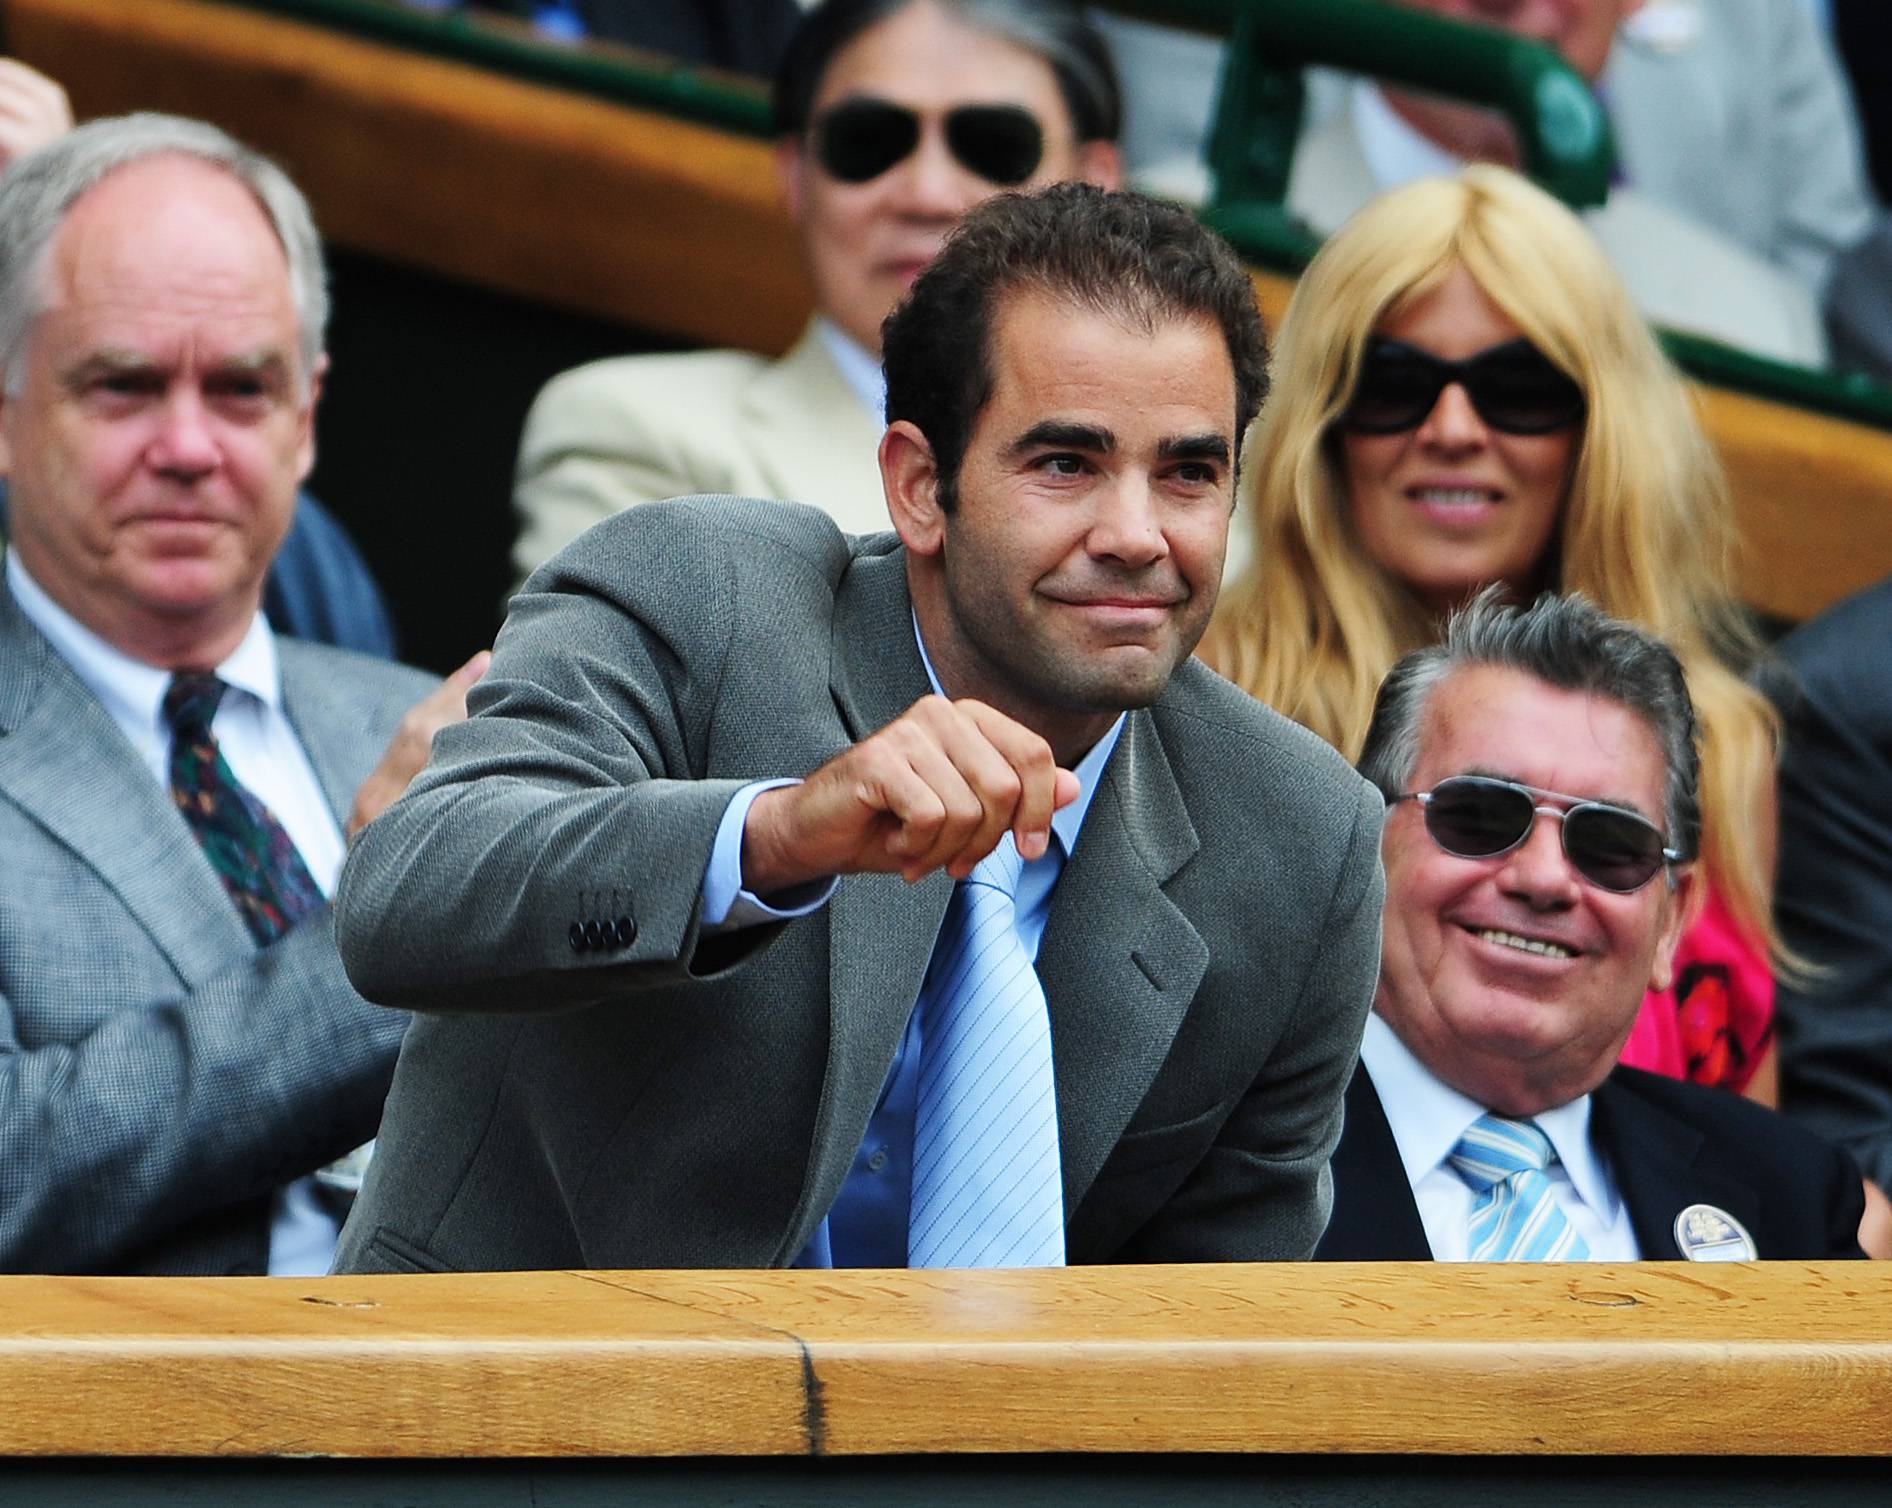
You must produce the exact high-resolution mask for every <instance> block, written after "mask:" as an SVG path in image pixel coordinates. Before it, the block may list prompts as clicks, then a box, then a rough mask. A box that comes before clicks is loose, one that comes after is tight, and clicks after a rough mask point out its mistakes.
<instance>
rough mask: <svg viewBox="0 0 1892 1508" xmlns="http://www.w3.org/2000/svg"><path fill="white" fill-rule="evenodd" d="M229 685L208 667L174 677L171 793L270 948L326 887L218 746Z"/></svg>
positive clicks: (169, 708) (167, 710)
mask: <svg viewBox="0 0 1892 1508" xmlns="http://www.w3.org/2000/svg"><path fill="white" fill-rule="evenodd" d="M228 689H229V688H228V687H227V686H225V685H224V683H223V682H222V681H220V680H218V679H217V678H216V677H215V676H214V675H207V674H203V673H201V672H190V673H186V674H183V675H178V676H174V677H172V679H171V685H170V689H169V690H167V691H166V692H165V693H164V716H165V720H166V721H167V722H169V723H170V725H171V731H172V739H171V796H172V799H173V800H175V801H176V802H177V809H178V810H179V811H180V812H182V813H183V814H184V820H185V821H186V822H188V823H190V825H191V831H192V832H194V833H195V834H196V835H197V841H198V843H199V844H201V845H202V846H203V850H204V857H205V858H207V859H209V860H210V867H211V868H212V869H214V870H216V871H217V878H218V879H220V880H222V881H223V888H224V889H225V890H227V891H229V892H230V899H231V900H232V901H234V902H235V903H236V908H237V910H238V912H240V913H241V914H242V917H243V920H244V922H245V923H247V924H248V926H249V929H250V932H251V934H252V935H253V936H254V937H255V938H256V941H257V943H258V944H259V945H260V946H263V947H267V946H268V945H269V944H270V943H273V942H274V941H275V940H276V939H277V938H279V937H281V936H282V935H283V933H285V932H287V931H288V930H289V929H290V928H291V927H293V926H294V925H295V924H296V923H297V922H298V921H300V920H301V919H302V918H303V917H304V916H306V915H308V913H309V912H311V911H313V910H314V909H315V908H316V907H318V906H320V905H321V904H322V892H321V891H320V890H319V889H318V888H317V887H316V883H315V879H314V877H313V876H312V875H311V874H310V873H309V866H308V865H306V864H304V863H303V862H302V855H301V854H299V853H297V852H296V845H295V844H294V843H292V842H291V841H290V840H289V834H288V833H286V832H284V831H283V829H282V824H281V823H279V822H278V821H277V820H276V818H275V816H274V814H272V813H271V811H270V809H269V808H268V807H267V806H265V805H263V803H262V802H261V801H260V800H258V799H257V797H256V796H254V795H253V794H252V793H251V792H249V791H248V790H246V789H244V787H243V785H242V784H241V783H240V782H239V781H238V780H237V778H236V776H235V775H234V774H232V773H231V770H230V766H229V763H228V762H227V761H226V760H225V759H224V757H223V751H222V750H221V749H219V748H218V747H217V739H216V735H214V734H213V733H212V732H211V731H210V722H211V719H212V718H214V717H215V716H216V715H217V703H218V702H220V701H222V700H223V694H224V692H225V691H227V690H228Z"/></svg>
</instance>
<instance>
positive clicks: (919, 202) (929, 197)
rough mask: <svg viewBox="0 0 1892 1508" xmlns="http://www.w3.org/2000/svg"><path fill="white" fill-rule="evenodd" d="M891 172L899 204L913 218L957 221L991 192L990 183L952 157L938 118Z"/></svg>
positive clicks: (928, 126)
mask: <svg viewBox="0 0 1892 1508" xmlns="http://www.w3.org/2000/svg"><path fill="white" fill-rule="evenodd" d="M893 171H894V173H895V174H896V175H897V178H896V181H895V185H894V187H895V188H896V190H897V194H898V204H899V207H900V209H901V210H902V211H903V212H904V213H906V214H908V215H912V216H915V217H916V218H921V219H928V220H957V219H958V218H959V217H960V216H961V215H963V214H965V212H966V211H967V210H969V209H971V208H972V207H973V205H975V204H977V203H979V201H980V200H982V199H985V198H987V197H989V196H990V195H991V193H992V192H993V188H992V185H991V184H989V183H987V182H986V181H985V180H984V179H983V178H981V177H980V176H979V175H978V174H977V173H974V172H972V171H970V170H969V169H967V168H966V167H965V166H964V165H962V164H961V163H960V161H959V159H958V158H956V157H954V156H953V154H952V149H951V148H949V147H948V146H947V145H946V131H945V127H944V126H943V125H942V124H941V123H940V122H938V121H931V122H929V123H928V124H927V125H926V126H925V128H924V129H923V130H922V131H921V132H920V143H919V145H918V146H916V147H915V148H914V149H913V152H912V155H910V156H909V157H908V158H907V160H906V161H905V162H903V163H901V164H900V165H899V166H898V167H896V168H895V169H894V170H893Z"/></svg>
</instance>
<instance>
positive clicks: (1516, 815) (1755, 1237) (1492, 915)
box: [1319, 592, 1864, 1261]
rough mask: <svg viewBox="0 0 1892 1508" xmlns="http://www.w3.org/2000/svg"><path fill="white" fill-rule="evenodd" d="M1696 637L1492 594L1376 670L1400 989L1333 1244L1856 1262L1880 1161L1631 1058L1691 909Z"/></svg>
mask: <svg viewBox="0 0 1892 1508" xmlns="http://www.w3.org/2000/svg"><path fill="white" fill-rule="evenodd" d="M1694 737H1695V720H1694V713H1693V710H1692V708H1691V707H1690V704H1689V699H1688V690H1687V687H1686V685H1685V683H1684V681H1683V678H1682V671H1681V667H1680V666H1679V664H1678V663H1677V662H1676V660H1675V657H1674V656H1673V655H1672V654H1671V653H1670V652H1669V651H1668V650H1667V649H1666V648H1665V647H1663V646H1662V645H1661V644H1660V643H1658V642H1657V641H1656V640H1654V639H1651V638H1650V637H1648V636H1647V635H1645V634H1644V633H1642V632H1641V631H1640V630H1639V629H1636V628H1633V627H1631V626H1630V625H1628V624H1625V623H1620V622H1617V621H1614V620H1612V619H1609V618H1605V617H1604V616H1603V615H1602V614H1600V613H1598V612H1597V611H1596V610H1595V609H1594V608H1592V607H1591V606H1590V605H1589V604H1588V603H1586V602H1584V601H1583V600H1582V599H1581V598H1578V597H1555V596H1546V597H1543V598H1540V599H1539V600H1538V602H1537V603H1536V605H1535V606H1533V607H1531V608H1529V609H1528V610H1519V609H1516V608H1512V607H1507V606H1504V605H1503V604H1502V603H1501V602H1500V601H1499V599H1498V597H1497V596H1496V594H1495V592H1487V593H1486V594H1484V595H1483V596H1482V597H1480V598H1479V599H1478V600H1477V601H1476V602H1475V603H1474V604H1473V606H1472V607H1471V608H1469V609H1467V610H1466V611H1464V612H1462V613H1460V614H1459V615H1458V616H1456V617H1455V618H1454V619H1453V620H1452V622H1451V625H1450V628H1449V630H1448V633H1447V637H1446V641H1445V643H1444V644H1443V645H1440V646H1438V647H1436V648H1431V649H1424V650H1419V651H1417V652H1415V653H1414V654H1411V655H1408V656H1407V657H1406V658H1405V659H1404V660H1402V661H1400V663H1399V664H1398V665H1397V666H1395V667H1394V669H1393V671H1392V673H1391V674H1390V675H1389V676H1388V677H1387V679H1386V683H1385V685H1384V686H1383V687H1382V688H1381V691H1380V699H1379V705H1378V707H1377V708H1376V710H1375V713H1374V718H1373V723H1372V727H1371V729H1370V730H1369V731H1368V734H1367V742H1366V750H1365V752H1364V753H1363V754H1362V756H1361V769H1362V772H1363V773H1364V774H1366V775H1367V777H1368V778H1369V779H1371V780H1372V781H1373V782H1374V783H1375V784H1376V785H1378V786H1379V788H1380V790H1381V791H1382V792H1383V793H1384V795H1385V797H1386V800H1387V803H1388V810H1387V819H1386V832H1385V839H1384V844H1383V852H1384V857H1385V861H1386V919H1385V942H1384V951H1383V954H1382V958H1381V966H1380V982H1379V990H1378V993H1377V995H1376V996H1375V999H1374V1004H1373V1012H1374V1013H1373V1015H1372V1017H1371V1018H1369V1020H1368V1023H1367V1031H1366V1040H1365V1043H1364V1045H1363V1046H1362V1048H1361V1055H1360V1056H1361V1067H1360V1070H1359V1072H1358V1073H1357V1074H1356V1075H1355V1076H1354V1080H1353V1084H1352V1086H1351V1088H1350V1089H1349V1090H1348V1095H1347V1127H1346V1133H1345V1135H1344V1136H1343V1138H1342V1140H1341V1145H1340V1149H1339V1150H1338V1151H1337V1152H1336V1153H1335V1155H1334V1165H1333V1171H1334V1214H1333V1221H1332V1224H1331V1225H1329V1227H1328V1230H1327V1234H1326V1236H1325V1237H1324V1238H1323V1240H1322V1242H1321V1245H1320V1251H1319V1255H1320V1256H1322V1257H1324V1258H1327V1259H1330V1260H1339V1261H1362V1260H1374V1259H1390V1260H1402V1261H1410V1260H1421V1259H1424V1258H1426V1257H1434V1258H1437V1259H1439V1260H1441V1261H1464V1260H1472V1261H1508V1260H1537V1261H1550V1260H1573V1261H1574V1260H1581V1259H1584V1258H1590V1259H1595V1260H1618V1261H1620V1260H1632V1259H1635V1258H1669V1259H1673V1258H1676V1257H1687V1258H1690V1259H1694V1260H1733V1259H1747V1258H1753V1257H1757V1256H1759V1257H1790V1258H1805V1259H1810V1258H1819V1257H1839V1256H1858V1255H1860V1252H1859V1248H1858V1245H1857V1243H1856V1240H1855V1235H1856V1233H1857V1231H1858V1229H1859V1223H1860V1218H1861V1215H1862V1213H1863V1207H1864V1206H1863V1194H1862V1187H1861V1182H1860V1175H1859V1172H1858V1169H1857V1168H1855V1167H1854V1166H1853V1164H1852V1163H1851V1162H1850V1161H1849V1160H1848V1159H1847V1158H1846V1157H1845V1156H1844V1155H1843V1154H1842V1153H1840V1152H1838V1151H1835V1150H1834V1149H1833V1148H1831V1147H1829V1146H1828V1145H1826V1144H1825V1143H1824V1142H1822V1141H1820V1140H1819V1139H1818V1138H1817V1137H1814V1136H1813V1135H1811V1134H1810V1133H1808V1132H1805V1131H1803V1130H1801V1129H1800V1128H1798V1127H1796V1126H1793V1125H1791V1124H1789V1123H1788V1122H1786V1121H1785V1120H1783V1119H1782V1118H1781V1117H1780V1116H1778V1115H1775V1114H1773V1113H1772V1112H1770V1111H1767V1110H1763V1109H1761V1108H1760V1107H1758V1106H1756V1105H1754V1104H1752V1103H1750V1102H1749V1101H1746V1100H1743V1099H1741V1098H1739V1097H1738V1096H1736V1095H1732V1094H1728V1093H1726V1092H1724V1091H1720V1090H1711V1089H1704V1088H1701V1087H1699V1086H1697V1085H1693V1084H1684V1083H1680V1082H1677V1081H1675V1080H1671V1079H1664V1078H1658V1077H1656V1076H1655V1075H1652V1074H1646V1073H1641V1072H1638V1071H1637V1070H1635V1069H1631V1068H1617V1067H1616V1066H1615V1064H1616V1058H1617V1054H1618V1053H1619V1052H1620V1050H1621V1049H1622V1045H1623V1041H1624V1039H1625V1038H1626V1037H1627V1036H1628V1034H1629V1028H1630V1025H1631V1023H1632V1022H1633V1021H1634V1020H1635V1017H1636V1011H1637V1008H1638V1006H1639V1005H1640V1004H1641V1001H1642V996H1643V991H1644V990H1645V989H1647V988H1649V987H1650V986H1652V985H1653V986H1656V987H1660V986H1662V985H1664V984H1666V983H1667V982H1668V975H1669V971H1670V969H1671V967H1672V963H1673V959H1674V955H1675V944H1676V939H1677V938H1678V937H1679V936H1680V934H1681V931H1682V928H1683V925H1684V923H1685V922H1686V921H1687V919H1688V916H1689V911H1690V907H1691V906H1692V905H1693V904H1694V901H1695V893H1696V891H1695V887H1696V884H1697V880H1696V875H1695V870H1694V864H1693V860H1694V857H1695V852H1696V847H1697V843H1698V840H1699V836H1700V827H1701V815H1700V809H1699V806H1698V804H1697V797H1696V779H1697V760H1696V753H1695V747H1694Z"/></svg>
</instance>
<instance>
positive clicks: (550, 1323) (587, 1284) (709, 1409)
mask: <svg viewBox="0 0 1892 1508" xmlns="http://www.w3.org/2000/svg"><path fill="white" fill-rule="evenodd" d="M1658 1401H1659V1406H1656V1404H1657V1403H1658ZM1888 1418H1892V1270H1888V1269H1886V1268H1882V1267H1874V1266H1870V1265H1868V1264H1864V1263H1857V1264H1855V1263H1826V1264H1788V1263H1779V1264H1758V1265H1729V1266H1715V1267H1703V1266H1691V1265H1689V1264H1685V1263H1674V1264H1656V1263H1649V1264H1639V1265H1637V1264H1632V1265H1622V1266H1609V1265H1590V1264H1569V1265H1543V1266H1535V1265H1527V1264H1516V1265H1512V1266H1488V1267H1472V1266H1459V1265H1453V1266H1447V1265H1443V1264H1441V1265H1437V1266H1435V1265H1432V1264H1422V1265H1410V1266H1407V1265H1391V1264H1388V1265H1374V1266H1336V1265H1326V1264H1292V1265H1291V1264H1281V1265H1274V1266H1200V1267H1167V1268H1163V1267H1154V1268H1075V1269H1071V1270H1068V1271H1063V1270H1059V1271H1040V1272H1004V1273H966V1272H932V1273H927V1272H836V1273H827V1272H767V1273H758V1272H645V1273H606V1272H597V1273H528V1274H506V1275H486V1276H480V1275H452V1276H439V1277H378V1278H327V1279H309V1280H297V1279H284V1278H269V1279H180V1278H161V1279H135V1278H51V1277H12V1278H0V1454H6V1455H15V1456H111V1455H121V1456H197V1457H206V1456H271V1455H284V1454H299V1455H300V1454H314V1455H325V1456H357V1457H383V1458H417V1457H455V1456H467V1457H481V1458H496V1457H538V1456H596V1455H607V1456H668V1455H680V1454H714V1455H731V1456H744V1455H791V1456H792V1455H810V1454H833V1455H885V1454H902V1453H909V1452H1000V1453H1013V1452H1110V1453H1121V1452H1143V1451H1182V1452H1287V1453H1297V1454H1299V1453H1325V1452H1344V1453H1358V1454H1383V1453H1419V1454H1469V1455H1486V1454H1523V1455H1543V1454H1549V1455H1559V1454H1581V1455H1589V1454H1600V1455H1628V1456H1636V1455H1671V1454H1673V1455H1689V1454H1699V1453H1702V1452H1704V1451H1709V1450H1712V1451H1715V1452H1735V1453H1743V1454H1754V1455H1806V1456H1824V1455H1877V1454H1886V1453H1889V1452H1892V1432H1888V1431H1887V1429H1886V1420H1887V1419H1888Z"/></svg>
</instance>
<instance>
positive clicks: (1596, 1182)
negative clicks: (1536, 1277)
mask: <svg viewBox="0 0 1892 1508" xmlns="http://www.w3.org/2000/svg"><path fill="white" fill-rule="evenodd" d="M1360 1061H1361V1062H1363V1063H1365V1064H1366V1069H1367V1072H1368V1073H1369V1074H1371V1075H1372V1077H1373V1087H1374V1089H1375V1090H1376V1091H1378V1093H1379V1097H1380V1105H1381V1108H1382V1109H1384V1110H1385V1112H1386V1123H1387V1125H1388V1126H1390V1127H1391V1128H1392V1132H1393V1140H1394V1141H1395V1142H1396V1143H1397V1144H1398V1146H1399V1160H1400V1162H1401V1163H1402V1164H1403V1165H1404V1167H1405V1170H1406V1181H1407V1182H1408V1183H1409V1184H1411V1185H1412V1186H1413V1187H1414V1188H1417V1187H1418V1186H1419V1181H1420V1179H1422V1178H1424V1177H1425V1176H1426V1175H1427V1174H1429V1173H1431V1172H1433V1171H1434V1170H1436V1169H1438V1168H1440V1167H1442V1166H1444V1164H1445V1159H1446V1158H1447V1157H1449V1156H1450V1155H1451V1152H1452V1149H1453V1148H1454V1147H1456V1146H1457V1145H1458V1142H1459V1138H1460V1137H1462V1136H1463V1135H1464V1134H1465V1133H1466V1131H1467V1130H1469V1129H1470V1127H1471V1125H1472V1123H1473V1122H1474V1121H1476V1120H1477V1119H1478V1118H1479V1117H1480V1116H1481V1115H1483V1114H1485V1106H1483V1105H1481V1104H1479V1103H1478V1102H1477V1101H1476V1100H1473V1099H1469V1098H1467V1097H1466V1096H1465V1095H1462V1094H1460V1093H1459V1092H1458V1091H1457V1090H1456V1089H1454V1088H1452V1087H1451V1086H1450V1085H1449V1084H1445V1083H1442V1082H1441V1081H1440V1080H1439V1079H1438V1078H1437V1077H1436V1076H1435V1075H1434V1074H1433V1072H1432V1070H1431V1069H1429V1068H1427V1067H1426V1066H1425V1064H1423V1063H1421V1062H1420V1061H1419V1060H1418V1058H1416V1057H1414V1056H1413V1053H1412V1049H1411V1048H1409V1047H1407V1046H1406V1044H1405V1043H1404V1042H1402V1041H1400V1040H1399V1037H1398V1036H1397V1035H1396V1034H1395V1033H1394V1031H1393V1029H1392V1027H1390V1026H1388V1025H1387V1024H1386V1022H1385V1021H1383V1020H1382V1019H1381V1018H1380V1016H1379V1015H1378V1014H1377V1013H1375V1014H1373V1015H1370V1016H1368V1017H1367V1019H1366V1035H1365V1037H1364V1038H1363V1039H1362V1040H1361V1043H1360ZM1531 1119H1532V1121H1533V1122H1534V1123H1535V1124H1536V1126H1537V1128H1538V1129H1539V1130H1540V1131H1542V1132H1543V1133H1544V1134H1545V1135H1546V1136H1548V1137H1549V1138H1550V1144H1551V1146H1553V1147H1555V1148H1556V1149H1557V1160H1558V1161H1559V1162H1561V1163H1562V1164H1563V1167H1564V1171H1565V1172H1566V1173H1567V1174H1569V1176H1570V1183H1571V1186H1572V1187H1573V1188H1574V1189H1575V1190H1576V1192H1577V1197H1578V1198H1580V1199H1581V1200H1582V1201H1583V1202H1584V1204H1585V1205H1587V1206H1588V1207H1589V1208H1590V1209H1591V1210H1593V1211H1595V1212H1596V1213H1597V1214H1598V1215H1599V1216H1600V1217H1602V1218H1604V1219H1608V1218H1610V1217H1611V1216H1612V1215H1613V1213H1614V1210H1615V1205H1616V1200H1615V1195H1614V1193H1613V1185H1612V1184H1611V1183H1610V1180H1609V1178H1608V1176H1607V1174H1606V1173H1605V1171H1604V1168H1603V1164H1602V1160H1601V1159H1600V1158H1599V1157H1598V1156H1597V1153H1596V1149H1595V1147H1594V1146H1593V1145H1592V1144H1591V1141H1590V1096H1589V1095H1587V1094H1583V1095H1578V1096H1577V1098H1576V1099H1574V1100H1571V1101H1570V1102H1569V1103H1568V1104H1567V1105H1559V1106H1558V1107H1557V1108H1556V1109H1554V1110H1546V1111H1544V1112H1543V1113H1542V1114H1540V1115H1535V1116H1532V1117H1531ZM1447 1171H1448V1172H1449V1171H1450V1169H1449V1168H1448V1169H1447Z"/></svg>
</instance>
